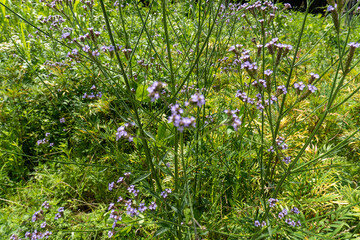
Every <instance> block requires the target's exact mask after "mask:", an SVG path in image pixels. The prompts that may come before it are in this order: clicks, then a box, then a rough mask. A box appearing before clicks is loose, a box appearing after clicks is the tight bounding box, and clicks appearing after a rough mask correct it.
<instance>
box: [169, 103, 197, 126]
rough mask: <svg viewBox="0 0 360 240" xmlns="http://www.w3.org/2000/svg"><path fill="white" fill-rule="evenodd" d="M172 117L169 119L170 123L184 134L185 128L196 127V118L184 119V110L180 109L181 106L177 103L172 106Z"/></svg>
mask: <svg viewBox="0 0 360 240" xmlns="http://www.w3.org/2000/svg"><path fill="white" fill-rule="evenodd" d="M170 110H171V116H170V117H169V118H168V122H169V123H173V124H174V126H175V127H177V129H178V130H179V131H180V132H183V131H184V129H185V128H189V127H194V128H195V127H196V121H195V118H194V117H192V116H191V117H183V116H182V114H183V113H184V110H183V109H182V108H180V105H179V104H178V103H176V104H175V105H171V106H170Z"/></svg>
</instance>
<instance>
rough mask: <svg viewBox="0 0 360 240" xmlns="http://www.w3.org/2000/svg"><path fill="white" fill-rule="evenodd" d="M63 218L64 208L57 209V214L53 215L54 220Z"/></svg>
mask: <svg viewBox="0 0 360 240" xmlns="http://www.w3.org/2000/svg"><path fill="white" fill-rule="evenodd" d="M63 216H64V207H59V209H58V212H57V213H56V214H55V218H54V220H58V219H60V218H62V217H63Z"/></svg>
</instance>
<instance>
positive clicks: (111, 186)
mask: <svg viewBox="0 0 360 240" xmlns="http://www.w3.org/2000/svg"><path fill="white" fill-rule="evenodd" d="M114 186H115V183H114V182H111V183H109V191H112V190H113V188H114Z"/></svg>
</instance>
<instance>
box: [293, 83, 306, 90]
mask: <svg viewBox="0 0 360 240" xmlns="http://www.w3.org/2000/svg"><path fill="white" fill-rule="evenodd" d="M294 88H295V89H296V90H299V91H302V90H304V88H305V84H304V83H303V82H298V83H294Z"/></svg>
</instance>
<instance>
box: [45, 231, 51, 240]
mask: <svg viewBox="0 0 360 240" xmlns="http://www.w3.org/2000/svg"><path fill="white" fill-rule="evenodd" d="M51 235H52V232H49V231H46V232H45V233H44V234H43V237H45V238H46V239H48V238H49V237H50V236H51Z"/></svg>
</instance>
